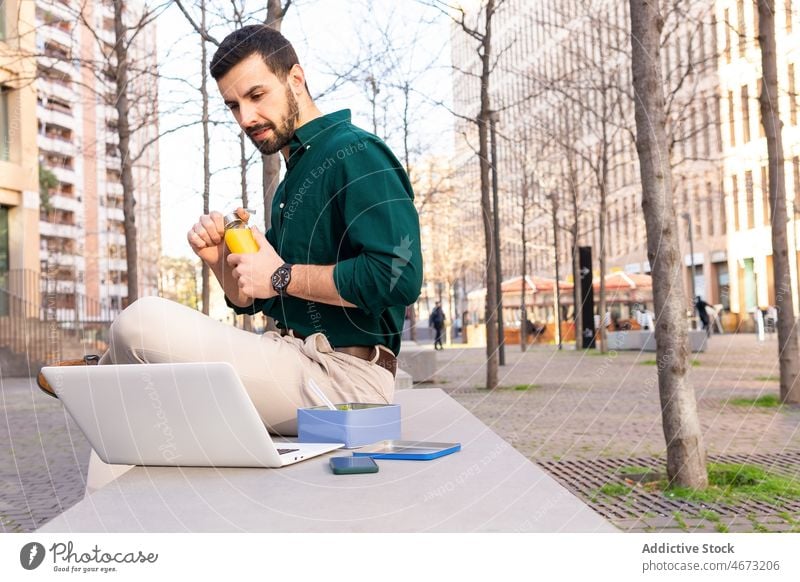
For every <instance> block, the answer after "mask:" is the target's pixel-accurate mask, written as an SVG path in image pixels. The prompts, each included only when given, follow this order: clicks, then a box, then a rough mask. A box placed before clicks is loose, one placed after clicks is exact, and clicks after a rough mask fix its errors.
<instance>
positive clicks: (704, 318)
mask: <svg viewBox="0 0 800 582" xmlns="http://www.w3.org/2000/svg"><path fill="white" fill-rule="evenodd" d="M694 306H695V308H696V309H697V315H699V316H700V323H701V324H702V325H703V329H704V330H706V333H707V334H708V335H711V328H710V327H709V325H708V311H707V309H708V303H706V302H705V301H703V299H702V297H700V296H699V295H698V296H697V297H695V298H694Z"/></svg>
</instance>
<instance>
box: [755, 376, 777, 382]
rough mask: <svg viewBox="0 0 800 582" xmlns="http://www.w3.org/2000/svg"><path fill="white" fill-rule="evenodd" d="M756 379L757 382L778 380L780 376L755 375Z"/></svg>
mask: <svg viewBox="0 0 800 582" xmlns="http://www.w3.org/2000/svg"><path fill="white" fill-rule="evenodd" d="M756 380H758V381H759V382H780V381H781V377H780V376H756Z"/></svg>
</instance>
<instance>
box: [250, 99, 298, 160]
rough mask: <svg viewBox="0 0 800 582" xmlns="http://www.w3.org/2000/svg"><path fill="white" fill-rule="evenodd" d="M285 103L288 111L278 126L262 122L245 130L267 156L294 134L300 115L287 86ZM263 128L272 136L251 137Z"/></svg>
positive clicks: (295, 101) (286, 142)
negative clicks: (262, 137)
mask: <svg viewBox="0 0 800 582" xmlns="http://www.w3.org/2000/svg"><path fill="white" fill-rule="evenodd" d="M286 104H287V109H288V112H287V114H286V115H285V116H284V117H283V119H282V120H281V123H280V127H276V126H275V125H274V124H272V123H264V124H261V125H257V126H256V127H253V128H251V129H249V130H248V131H247V137H249V138H250V141H252V142H253V145H254V146H256V149H258V151H260V152H261V153H262V154H264V155H267V156H269V155H272V154H274V153H277V152H279V151H281V150H282V149H283V148H284V147H286V145H288V143H289V140H291V139H292V136H293V135H294V130H295V126H296V125H297V118H298V117H299V116H300V107H299V106H298V105H297V99H295V96H294V94H292V92H291V90H290V89H289V87H286ZM264 129H270V130H272V136H270V137H268V138H266V139H262V140H256V139H254V138H253V135H255V134H257V133H258V132H259V131H262V130H264Z"/></svg>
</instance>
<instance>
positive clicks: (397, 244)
mask: <svg viewBox="0 0 800 582" xmlns="http://www.w3.org/2000/svg"><path fill="white" fill-rule="evenodd" d="M413 200H414V192H413V190H412V188H411V183H410V181H409V179H408V176H407V175H406V172H405V170H404V169H403V167H402V165H401V164H400V162H399V161H398V160H397V158H396V157H395V156H394V155H393V154H392V152H391V150H389V148H388V147H387V145H386V144H385V143H383V141H381V140H380V139H379V138H378V137H376V136H374V135H372V134H371V133H369V132H367V131H364V130H363V129H360V128H358V127H356V126H355V125H353V124H352V123H351V122H350V111H349V110H347V109H345V110H342V111H337V112H335V113H331V114H328V115H324V116H322V117H318V118H316V119H313V120H312V121H309V122H308V123H306V124H305V125H303V126H301V127H299V128H297V130H296V131H295V134H294V136H293V137H292V140H291V141H290V143H289V158H288V160H287V164H286V175H285V176H284V179H283V181H282V182H281V183H280V184H279V185H278V189H277V191H276V192H275V198H274V200H273V203H272V222H271V228H270V229H269V231H267V235H266V236H267V240H268V241H269V242H270V244H272V245H273V246H274V247H275V250H276V251H277V252H278V254H279V255H280V256H281V257H282V258H283V259H284V261H286V262H287V263H292V264H299V265H335V267H334V270H333V280H334V283H335V285H336V289H337V290H338V292H339V295H341V296H342V298H344V299H345V300H347V301H349V302H350V303H352V304H353V305H356V306H357V307H355V308H345V307H341V306H336V305H329V304H325V303H320V302H315V301H307V300H305V299H300V298H297V297H291V296H289V297H285V298H280V297H274V298H271V299H256V300H255V301H254V302H253V304H252V305H251V306H249V307H237V306H235V305H233V304H232V303H230V301H228V305H230V306H231V307H232V308H233V309H234V311H236V312H237V313H251V314H252V313H256V312H258V311H263V312H264V313H265V314H267V315H269V316H270V317H272V318H274V319H275V320H276V323H277V325H278V327H280V328H291V329H293V330H295V331H296V332H298V333H299V334H301V335H304V336H309V335H311V334H313V333H324V334H325V335H326V336H327V337H328V339H329V341H330V343H331V345H332V346H334V347H338V346H372V345H376V344H383V345H385V346H387V347H388V348H390V349H391V350H392V351H393V352H394V353H395V354H398V353H399V352H400V339H401V333H402V330H403V321H404V319H405V308H406V306H407V305H411V304H412V303H413V302H414V301H416V300H417V297H419V293H420V288H421V286H422V252H421V249H420V235H419V215H418V214H417V210H416V208H415V207H414V202H413ZM271 275H272V273H265V274H264V276H265V277H270V276H271Z"/></svg>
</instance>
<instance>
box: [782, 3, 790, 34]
mask: <svg viewBox="0 0 800 582" xmlns="http://www.w3.org/2000/svg"><path fill="white" fill-rule="evenodd" d="M783 6H784V14H785V15H786V34H791V33H792V0H784V2H783Z"/></svg>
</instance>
